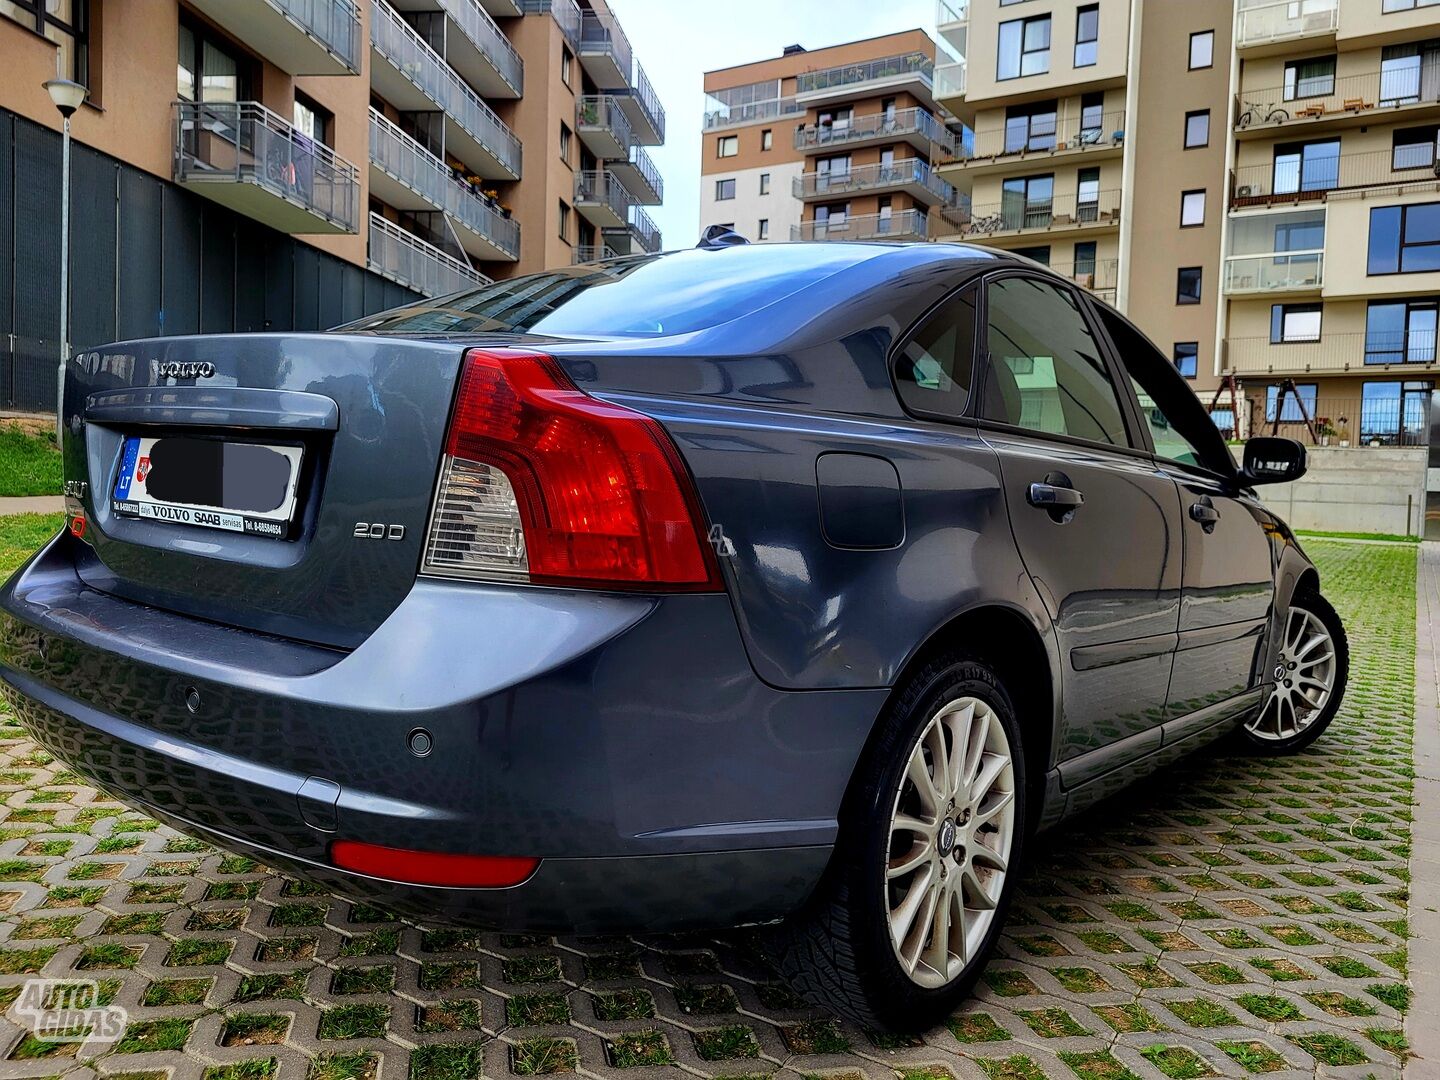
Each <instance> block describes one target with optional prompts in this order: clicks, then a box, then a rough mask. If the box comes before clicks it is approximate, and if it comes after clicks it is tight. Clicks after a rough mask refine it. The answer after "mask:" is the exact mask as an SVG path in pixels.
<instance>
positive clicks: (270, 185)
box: [175, 101, 360, 233]
mask: <svg viewBox="0 0 1440 1080" xmlns="http://www.w3.org/2000/svg"><path fill="white" fill-rule="evenodd" d="M175 181H176V182H177V183H182V184H200V183H203V184H207V185H208V184H222V185H223V184H232V185H233V184H250V185H254V186H256V187H259V188H261V189H263V190H265V191H268V192H270V193H271V194H272V195H274V196H276V197H277V198H279V199H283V200H285V202H287V203H290V204H292V205H293V206H296V207H299V208H300V209H301V210H303V211H305V212H306V214H308V215H313V220H315V224H316V225H317V227H316V228H313V229H308V230H307V229H306V228H304V227H303V226H302V227H300V228H287V229H286V231H289V232H306V231H309V232H326V231H330V232H335V231H338V232H351V233H353V232H356V231H358V230H359V227H360V174H359V170H358V169H356V167H355V166H354V165H352V164H351V163H350V162H348V161H346V160H345V159H344V158H342V157H340V156H339V155H338V154H336V153H335V151H333V150H331V149H330V148H329V147H328V146H326V145H324V144H323V143H320V142H317V141H315V140H314V139H311V138H308V137H307V136H305V135H302V134H301V133H300V132H298V131H296V130H295V129H294V128H293V127H292V126H291V125H290V124H288V123H286V122H285V121H284V120H283V119H281V118H280V117H279V116H278V115H276V114H275V113H273V112H271V111H270V110H269V109H267V108H265V106H264V105H261V104H260V103H259V102H255V101H230V102H206V103H201V102H189V101H179V102H176V103H175ZM219 201H222V202H223V201H225V200H223V199H222V200H219ZM322 222H324V223H328V224H329V225H330V226H332V228H330V229H324V228H321V227H318V226H320V225H321V223H322ZM272 223H273V222H272Z"/></svg>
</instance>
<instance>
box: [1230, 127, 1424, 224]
mask: <svg viewBox="0 0 1440 1080" xmlns="http://www.w3.org/2000/svg"><path fill="white" fill-rule="evenodd" d="M1437 176H1440V174H1437V172H1436V155H1435V146H1434V144H1433V143H1425V144H1417V145H1416V146H1415V147H1413V148H1407V147H1397V148H1395V149H1393V150H1374V151H1370V152H1368V153H1364V154H1340V155H1338V156H1337V157H1332V158H1325V159H1323V160H1316V161H1312V162H1310V163H1307V164H1306V165H1304V166H1302V165H1300V164H1299V163H1298V162H1295V161H1292V162H1291V163H1289V164H1281V163H1279V162H1265V163H1263V164H1260V165H1244V166H1241V167H1240V168H1238V169H1235V170H1234V172H1233V173H1232V174H1231V186H1230V192H1231V194H1230V208H1231V209H1232V210H1238V209H1246V208H1248V207H1254V206H1279V205H1283V204H1296V205H1299V204H1304V203H1319V202H1325V201H1327V200H1328V199H1329V198H1330V197H1331V196H1332V195H1335V194H1338V193H1342V192H1351V191H1356V190H1363V189H1367V188H1387V189H1391V188H1393V189H1394V191H1395V192H1396V193H1400V192H1403V191H1405V190H1407V189H1411V185H1417V184H1418V185H1420V188H1414V189H1413V190H1420V189H1421V188H1428V189H1431V190H1433V189H1435V188H1436V187H1437V183H1440V181H1437Z"/></svg>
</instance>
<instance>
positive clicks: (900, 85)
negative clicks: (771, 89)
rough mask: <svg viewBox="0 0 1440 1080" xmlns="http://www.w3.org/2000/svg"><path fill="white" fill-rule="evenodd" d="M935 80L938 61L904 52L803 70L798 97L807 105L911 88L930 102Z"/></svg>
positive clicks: (918, 54) (797, 89)
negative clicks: (864, 61)
mask: <svg viewBox="0 0 1440 1080" xmlns="http://www.w3.org/2000/svg"><path fill="white" fill-rule="evenodd" d="M934 82H935V62H934V61H933V60H931V59H930V57H928V56H926V55H925V54H924V53H918V52H916V53H904V54H902V55H900V56H886V57H882V58H881V59H879V60H871V61H869V62H868V63H864V64H844V65H842V66H840V67H832V68H824V69H822V70H820V71H805V72H801V73H800V75H798V76H797V77H796V79H795V100H796V101H799V102H800V103H801V104H803V105H807V106H808V105H819V104H821V103H823V102H826V101H839V100H842V99H845V98H856V97H878V96H880V95H881V94H888V93H899V92H900V91H908V92H909V93H912V94H914V95H915V96H916V97H918V98H920V100H922V101H927V102H928V101H931V100H932V96H931V95H932V94H933V92H934V88H935V87H934Z"/></svg>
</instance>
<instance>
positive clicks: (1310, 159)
mask: <svg viewBox="0 0 1440 1080" xmlns="http://www.w3.org/2000/svg"><path fill="white" fill-rule="evenodd" d="M1339 184H1340V140H1339V139H1324V140H1321V141H1319V142H1309V143H1284V144H1281V145H1280V146H1277V147H1276V148H1275V165H1274V174H1273V188H1272V190H1273V191H1274V193H1275V194H1276V195H1293V194H1295V193H1296V192H1300V191H1329V190H1330V189H1331V188H1334V187H1338V186H1339Z"/></svg>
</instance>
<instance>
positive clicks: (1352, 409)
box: [1216, 382, 1434, 447]
mask: <svg viewBox="0 0 1440 1080" xmlns="http://www.w3.org/2000/svg"><path fill="white" fill-rule="evenodd" d="M1376 386H1378V387H1380V388H1382V389H1381V392H1380V393H1378V394H1371V395H1367V396H1366V397H1355V396H1353V395H1351V396H1332V395H1331V394H1329V393H1327V392H1326V390H1325V387H1324V385H1323V384H1322V385H1319V386H1317V385H1316V384H1314V383H1301V384H1299V390H1300V394H1301V397H1300V398H1299V399H1297V398H1296V396H1295V394H1294V393H1290V394H1287V395H1286V396H1285V397H1284V398H1283V399H1282V398H1281V396H1280V393H1279V389H1278V387H1273V386H1272V387H1267V388H1256V387H1252V386H1249V385H1247V386H1246V387H1245V389H1244V400H1243V401H1242V403H1241V409H1240V413H1241V416H1240V418H1239V420H1238V424H1239V434H1238V435H1237V436H1236V437H1238V438H1252V437H1254V436H1256V435H1269V434H1270V433H1271V432H1272V431H1274V432H1275V433H1276V434H1279V435H1282V436H1284V437H1286V438H1290V439H1297V440H1299V441H1300V442H1302V443H1304V444H1305V445H1307V446H1332V447H1393V446H1426V445H1428V444H1429V441H1430V399H1431V395H1432V394H1433V393H1434V391H1433V390H1430V389H1428V388H1419V387H1416V388H1407V387H1406V384H1404V383H1400V382H1394V383H1379V384H1376ZM1302 403H1303V406H1304V408H1303V412H1302V408H1301V406H1302ZM1225 404H1228V402H1222V408H1221V409H1220V410H1219V415H1217V417H1216V419H1217V422H1218V423H1220V424H1221V426H1222V428H1223V427H1224V426H1225V421H1226V420H1227V419H1228V418H1229V416H1230V415H1231V412H1232V411H1231V410H1228V409H1225V408H1224V405H1225ZM1305 413H1308V414H1309V417H1310V423H1309V424H1307V423H1306V422H1305V415H1304V414H1305ZM1277 419H1278V423H1277Z"/></svg>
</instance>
